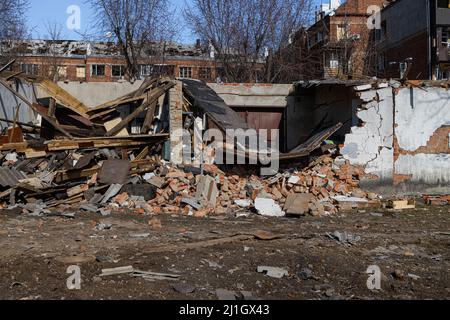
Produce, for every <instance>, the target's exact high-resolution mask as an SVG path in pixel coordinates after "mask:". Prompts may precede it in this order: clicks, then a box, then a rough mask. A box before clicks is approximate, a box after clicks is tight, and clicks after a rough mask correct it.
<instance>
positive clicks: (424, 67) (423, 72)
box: [380, 32, 429, 80]
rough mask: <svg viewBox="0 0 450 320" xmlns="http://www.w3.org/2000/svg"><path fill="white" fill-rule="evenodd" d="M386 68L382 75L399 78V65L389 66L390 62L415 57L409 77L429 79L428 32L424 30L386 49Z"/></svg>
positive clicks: (412, 78)
mask: <svg viewBox="0 0 450 320" xmlns="http://www.w3.org/2000/svg"><path fill="white" fill-rule="evenodd" d="M384 54H385V61H386V70H385V72H383V73H381V74H380V76H382V77H385V78H398V77H399V76H400V71H399V66H398V64H397V65H394V66H392V67H390V66H389V62H398V61H405V59H407V58H413V59H414V60H413V65H412V68H411V71H410V72H409V74H408V79H411V80H416V79H428V78H429V70H428V39H427V33H426V32H422V33H420V34H417V35H415V36H413V37H411V38H409V39H406V40H404V41H402V42H399V43H397V44H396V45H395V47H391V48H388V49H385V50H384Z"/></svg>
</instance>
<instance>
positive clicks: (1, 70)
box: [0, 59, 16, 73]
mask: <svg viewBox="0 0 450 320" xmlns="http://www.w3.org/2000/svg"><path fill="white" fill-rule="evenodd" d="M14 62H16V59H13V60H11V61H10V62H8V63H7V64H5V65H4V66H3V67H1V68H0V73H2V72H3V71H5V70H6V69H8V68H9V67H10V66H11V65H12V64H13V63H14Z"/></svg>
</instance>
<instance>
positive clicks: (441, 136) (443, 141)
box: [394, 126, 450, 185]
mask: <svg viewBox="0 0 450 320" xmlns="http://www.w3.org/2000/svg"><path fill="white" fill-rule="evenodd" d="M449 135H450V126H442V127H441V128H439V129H437V130H436V131H435V132H434V134H433V135H432V136H431V138H430V140H429V141H428V142H427V145H426V146H422V147H420V148H419V149H417V150H415V151H406V150H403V149H401V148H400V146H399V144H398V141H397V138H396V137H395V136H394V162H395V161H397V160H398V158H399V156H400V155H417V154H439V153H450V141H449ZM411 178H412V176H410V175H401V174H395V173H394V185H399V184H401V183H404V182H407V181H409V180H410V179H411Z"/></svg>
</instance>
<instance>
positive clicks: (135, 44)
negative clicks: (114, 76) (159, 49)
mask: <svg viewBox="0 0 450 320" xmlns="http://www.w3.org/2000/svg"><path fill="white" fill-rule="evenodd" d="M86 1H87V2H88V3H89V4H90V5H91V6H92V8H93V9H94V11H95V12H96V13H97V15H96V19H95V27H96V28H97V29H98V30H99V31H100V32H102V33H103V34H112V36H113V37H114V39H115V40H116V41H117V45H118V47H119V49H120V50H121V52H122V54H123V55H124V57H125V60H126V64H127V74H128V76H129V78H130V79H135V78H136V77H137V75H138V72H139V68H138V62H139V58H140V56H141V53H142V50H143V49H144V48H145V47H146V46H149V45H151V44H152V43H155V42H156V43H162V42H164V41H166V40H169V39H170V38H171V37H173V35H174V30H173V26H174V25H175V24H172V23H171V22H172V19H171V17H172V15H173V12H171V9H170V4H169V1H168V0H86Z"/></svg>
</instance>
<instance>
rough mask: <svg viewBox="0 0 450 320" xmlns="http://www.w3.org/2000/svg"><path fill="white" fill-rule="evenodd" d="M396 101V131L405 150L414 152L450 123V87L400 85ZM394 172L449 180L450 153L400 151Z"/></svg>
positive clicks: (416, 178)
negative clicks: (413, 153)
mask: <svg viewBox="0 0 450 320" xmlns="http://www.w3.org/2000/svg"><path fill="white" fill-rule="evenodd" d="M395 104H396V107H395V122H396V128H395V133H396V136H397V140H398V143H399V146H400V148H401V149H403V150H406V151H411V152H414V151H417V150H418V149H419V148H420V147H425V146H427V143H428V142H429V140H430V138H431V137H432V136H433V134H434V133H435V131H436V130H437V129H439V128H441V127H443V126H447V125H450V91H449V90H447V89H444V88H439V87H429V88H428V87H427V88H425V90H422V89H419V88H414V89H407V88H405V89H401V90H400V92H399V93H398V95H397V96H396V98H395ZM395 172H396V173H397V174H403V175H411V176H412V179H411V182H421V183H427V184H436V183H440V184H450V155H449V154H415V155H401V156H400V158H399V159H398V160H397V161H396V163H395Z"/></svg>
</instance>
